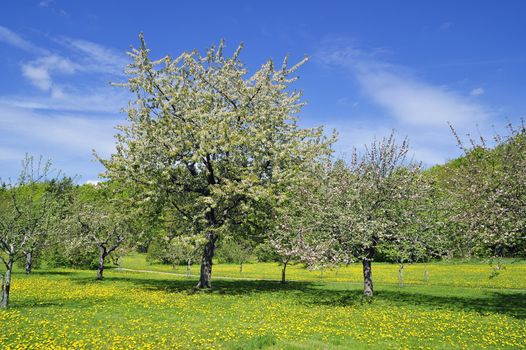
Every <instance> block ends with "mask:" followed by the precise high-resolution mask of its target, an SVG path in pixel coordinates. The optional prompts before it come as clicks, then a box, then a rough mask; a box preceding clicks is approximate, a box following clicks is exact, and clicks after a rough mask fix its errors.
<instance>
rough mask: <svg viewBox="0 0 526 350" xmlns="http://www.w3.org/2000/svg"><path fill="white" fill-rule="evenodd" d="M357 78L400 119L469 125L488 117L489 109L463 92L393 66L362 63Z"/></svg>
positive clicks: (411, 121) (371, 94)
mask: <svg viewBox="0 0 526 350" xmlns="http://www.w3.org/2000/svg"><path fill="white" fill-rule="evenodd" d="M357 78H358V81H359V82H360V85H361V87H362V88H363V90H364V91H365V93H366V94H367V95H368V96H369V97H370V98H371V100H372V101H374V102H375V103H377V104H378V105H380V106H382V107H383V108H384V109H385V110H387V111H388V112H389V113H390V114H391V115H393V116H394V117H395V118H397V119H398V120H399V121H401V122H405V123H408V124H412V125H423V126H437V125H444V124H445V123H446V122H448V121H449V122H452V123H453V124H456V125H459V124H461V125H467V124H472V123H475V122H480V121H484V120H486V119H487V118H488V117H489V115H490V113H489V112H488V111H486V110H485V108H483V107H482V106H480V105H478V104H475V103H473V102H471V101H469V100H467V99H466V98H464V97H462V96H461V95H459V94H457V93H455V92H452V91H448V90H446V89H444V88H441V87H437V86H433V85H431V84H428V83H425V82H423V81H419V80H417V79H414V78H411V77H407V76H404V75H403V74H400V73H397V72H395V71H391V70H376V69H370V68H369V67H362V68H360V69H359V70H358V71H357Z"/></svg>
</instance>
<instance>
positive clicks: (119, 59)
mask: <svg viewBox="0 0 526 350" xmlns="http://www.w3.org/2000/svg"><path fill="white" fill-rule="evenodd" d="M58 42H59V43H61V44H63V45H65V46H67V47H68V48H70V49H73V50H74V51H75V52H76V53H78V54H80V55H81V57H80V59H81V60H82V62H83V69H84V70H87V71H94V72H101V73H108V74H113V75H121V74H123V71H124V68H125V67H126V65H127V64H128V59H127V57H126V55H124V54H122V53H120V52H118V51H116V50H114V49H111V48H108V47H105V46H102V45H99V44H97V43H94V42H91V41H87V40H81V39H73V38H63V39H60V40H58Z"/></svg>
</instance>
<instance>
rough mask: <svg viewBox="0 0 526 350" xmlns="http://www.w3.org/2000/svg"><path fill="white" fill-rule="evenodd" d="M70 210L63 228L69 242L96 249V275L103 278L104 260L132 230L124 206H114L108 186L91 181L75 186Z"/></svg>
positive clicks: (127, 237) (100, 278)
mask: <svg viewBox="0 0 526 350" xmlns="http://www.w3.org/2000/svg"><path fill="white" fill-rule="evenodd" d="M102 186H104V185H99V187H102ZM70 210H71V211H70V215H69V217H68V218H67V220H68V221H67V226H65V228H66V230H67V231H68V232H70V233H72V240H71V244H72V245H73V246H74V247H84V248H85V249H88V250H91V249H93V248H96V249H97V250H98V252H99V259H98V265H97V279H98V280H102V279H103V272H104V262H105V261H106V260H107V258H108V256H109V255H110V254H112V253H113V252H114V251H115V250H116V249H118V248H119V247H121V246H122V245H123V244H124V243H125V241H126V240H127V239H128V240H129V238H130V236H131V235H132V233H133V231H132V230H133V228H132V225H131V224H130V222H131V220H130V218H129V216H128V213H127V212H126V209H125V208H123V207H120V206H119V207H117V206H116V203H115V198H114V195H113V193H112V192H111V191H110V190H109V189H108V188H96V187H93V186H91V185H84V186H80V187H79V188H77V189H76V193H75V200H74V203H73V205H72V207H71V209H70Z"/></svg>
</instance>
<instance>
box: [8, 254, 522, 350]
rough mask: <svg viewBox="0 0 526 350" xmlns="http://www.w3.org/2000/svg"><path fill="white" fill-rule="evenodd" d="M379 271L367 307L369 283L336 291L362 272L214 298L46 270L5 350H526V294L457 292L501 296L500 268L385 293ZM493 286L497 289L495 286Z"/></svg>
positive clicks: (19, 302) (512, 272) (126, 275)
mask: <svg viewBox="0 0 526 350" xmlns="http://www.w3.org/2000/svg"><path fill="white" fill-rule="evenodd" d="M141 259H143V258H142V257H140V256H135V257H132V258H130V259H126V260H125V264H124V265H125V266H127V265H128V266H129V263H130V262H132V261H135V262H136V263H137V266H136V267H139V263H140V261H141ZM142 261H143V262H144V260H142ZM377 265H378V266H376V267H377V269H376V270H375V272H376V274H375V278H376V280H377V281H378V284H377V288H376V292H377V293H376V296H375V298H374V300H373V301H372V302H371V303H369V302H366V301H364V300H363V299H362V298H361V295H360V294H361V290H360V285H359V284H353V283H343V282H328V281H325V279H327V280H328V279H329V278H338V279H339V278H344V276H351V277H352V281H358V280H359V275H356V276H355V275H354V274H355V273H356V274H357V273H358V272H357V271H358V267H349V268H345V269H341V270H340V271H339V272H338V275H337V277H335V276H333V277H331V273H332V274H335V272H331V273H328V272H325V274H324V278H323V281H320V280H319V272H309V271H304V270H302V269H301V268H300V267H299V266H294V267H293V268H291V278H294V277H293V276H296V277H295V278H296V279H300V278H305V279H306V278H307V276H311V279H312V281H310V282H309V281H301V282H290V283H288V284H286V285H281V284H280V283H279V282H277V281H257V280H224V279H223V280H222V279H215V280H214V281H213V283H214V288H213V289H212V291H205V292H203V291H196V290H194V289H193V286H194V285H195V284H196V278H195V277H191V278H186V277H182V276H175V275H166V274H149V273H134V272H126V271H123V272H118V271H115V270H108V271H106V279H105V280H104V281H102V282H99V281H96V280H95V272H94V271H77V270H46V271H36V273H35V274H34V275H32V276H26V275H24V274H23V273H21V272H18V273H16V274H15V276H14V280H13V290H12V308H11V310H9V311H0V327H1V329H2V332H1V333H0V348H2V349H26V348H31V349H99V348H100V349H127V348H128V349H137V348H141V349H194V348H197V349H199V348H201V349H219V348H226V349H262V348H265V349H320V348H322V349H323V348H327V349H386V348H392V349H414V348H416V349H418V348H420V349H435V348H437V349H452V348H465V349H468V348H469V349H472V348H475V349H486V348H488V349H490V348H494V349H501V348H521V347H522V348H524V347H526V293H525V292H524V291H520V290H494V289H484V288H467V287H452V286H451V285H455V284H459V285H465V284H466V282H465V281H468V282H469V281H470V280H473V281H475V277H473V276H471V277H469V278H467V277H466V274H468V275H469V274H473V275H475V276H476V275H477V274H479V273H480V274H481V276H482V275H483V276H484V278H486V279H488V280H489V282H487V283H488V285H490V286H491V287H494V286H498V285H499V283H496V282H495V279H489V278H488V274H489V272H488V271H489V270H488V266H484V265H479V267H480V268H481V269H482V270H481V272H478V270H477V269H476V266H475V265H476V264H472V265H462V264H459V265H455V266H452V265H443V264H436V265H433V266H430V281H431V282H432V281H433V280H432V279H433V276H434V275H433V270H432V269H431V267H433V268H435V269H436V270H435V272H434V273H435V278H438V276H441V275H440V273H442V274H444V276H443V277H442V278H443V282H444V283H445V282H449V284H450V286H440V285H433V284H431V285H428V286H425V285H413V286H406V287H403V288H398V287H397V286H394V285H388V284H382V283H380V282H381V281H382V278H385V280H383V282H386V283H390V282H391V281H396V279H397V275H396V266H390V265H382V264H377ZM513 266H514V267H515V266H517V269H515V268H511V267H508V268H507V269H506V270H505V273H508V274H509V278H511V279H512V281H513V282H515V283H516V284H517V285H521V283H522V284H523V283H524V280H523V277H522V276H523V274H524V265H523V264H517V265H513ZM143 267H145V266H143ZM150 267H152V266H150ZM158 267H159V266H157V268H158ZM236 268H237V266H235V265H215V266H214V273H216V274H218V275H219V274H221V275H226V274H228V273H231V274H237V275H239V270H236ZM448 269H449V270H450V275H449V276H450V277H449V279H458V280H457V281H447V278H446V277H445V274H446V271H448ZM244 270H245V272H244V274H250V273H253V274H256V273H259V274H261V276H264V277H267V278H274V277H276V276H275V274H276V271H277V272H279V266H277V265H275V264H248V265H246V266H245V267H244ZM408 270H409V268H408ZM382 271H383V272H382ZM484 271H485V272H484ZM180 272H184V268H182V269H181V271H180ZM194 272H195V271H194ZM265 272H267V273H268V275H265ZM391 273H393V274H394V276H393V277H392V278H391V277H390V274H391ZM342 275H343V276H342ZM278 276H279V275H278ZM382 276H384V277H382ZM409 277H410V273H409V272H408V273H407V278H408V279H409ZM497 278H501V276H499V277H497ZM415 279H416V277H415ZM481 283H483V284H486V282H485V280H484V281H483V282H481ZM445 284H447V283H445Z"/></svg>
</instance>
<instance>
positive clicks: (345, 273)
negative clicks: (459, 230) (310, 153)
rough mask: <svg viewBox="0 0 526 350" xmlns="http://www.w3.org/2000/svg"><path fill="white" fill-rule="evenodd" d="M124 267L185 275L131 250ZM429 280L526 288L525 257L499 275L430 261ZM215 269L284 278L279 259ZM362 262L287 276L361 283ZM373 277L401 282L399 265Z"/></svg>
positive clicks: (419, 274) (412, 277) (420, 270)
mask: <svg viewBox="0 0 526 350" xmlns="http://www.w3.org/2000/svg"><path fill="white" fill-rule="evenodd" d="M123 267H125V268H129V269H136V270H152V271H162V272H171V273H177V274H181V275H184V274H185V273H186V266H184V265H181V266H176V267H175V268H173V266H171V265H162V264H149V263H147V262H146V260H145V257H144V255H141V254H132V255H129V256H126V257H124V259H123ZM425 268H426V265H424V264H406V265H405V267H404V273H403V274H404V284H408V285H423V284H424V270H425ZM427 269H428V276H429V279H428V284H429V285H434V286H455V287H484V288H496V289H526V262H525V261H524V260H522V261H518V260H512V259H506V260H505V261H504V268H503V269H502V270H500V271H499V273H498V275H496V276H492V271H493V269H492V267H491V266H490V265H489V264H488V262H485V261H478V262H469V263H466V262H460V261H454V262H450V263H445V262H438V263H431V264H427ZM191 273H192V274H193V275H197V274H199V265H193V266H192V267H191ZM213 273H214V275H216V276H223V277H233V278H252V279H272V280H279V279H281V266H279V264H277V263H257V264H256V263H251V264H244V265H243V273H241V274H240V273H239V265H237V264H215V265H214V266H213ZM362 278H363V275H362V266H361V264H352V265H350V266H344V267H340V268H338V269H325V270H323V271H320V270H315V271H311V270H308V269H305V268H304V267H303V266H302V265H300V264H296V265H293V264H290V265H289V266H288V267H287V279H289V280H291V281H319V282H352V283H362ZM373 279H374V283H375V284H376V285H385V284H391V285H398V265H396V264H387V263H373Z"/></svg>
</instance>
